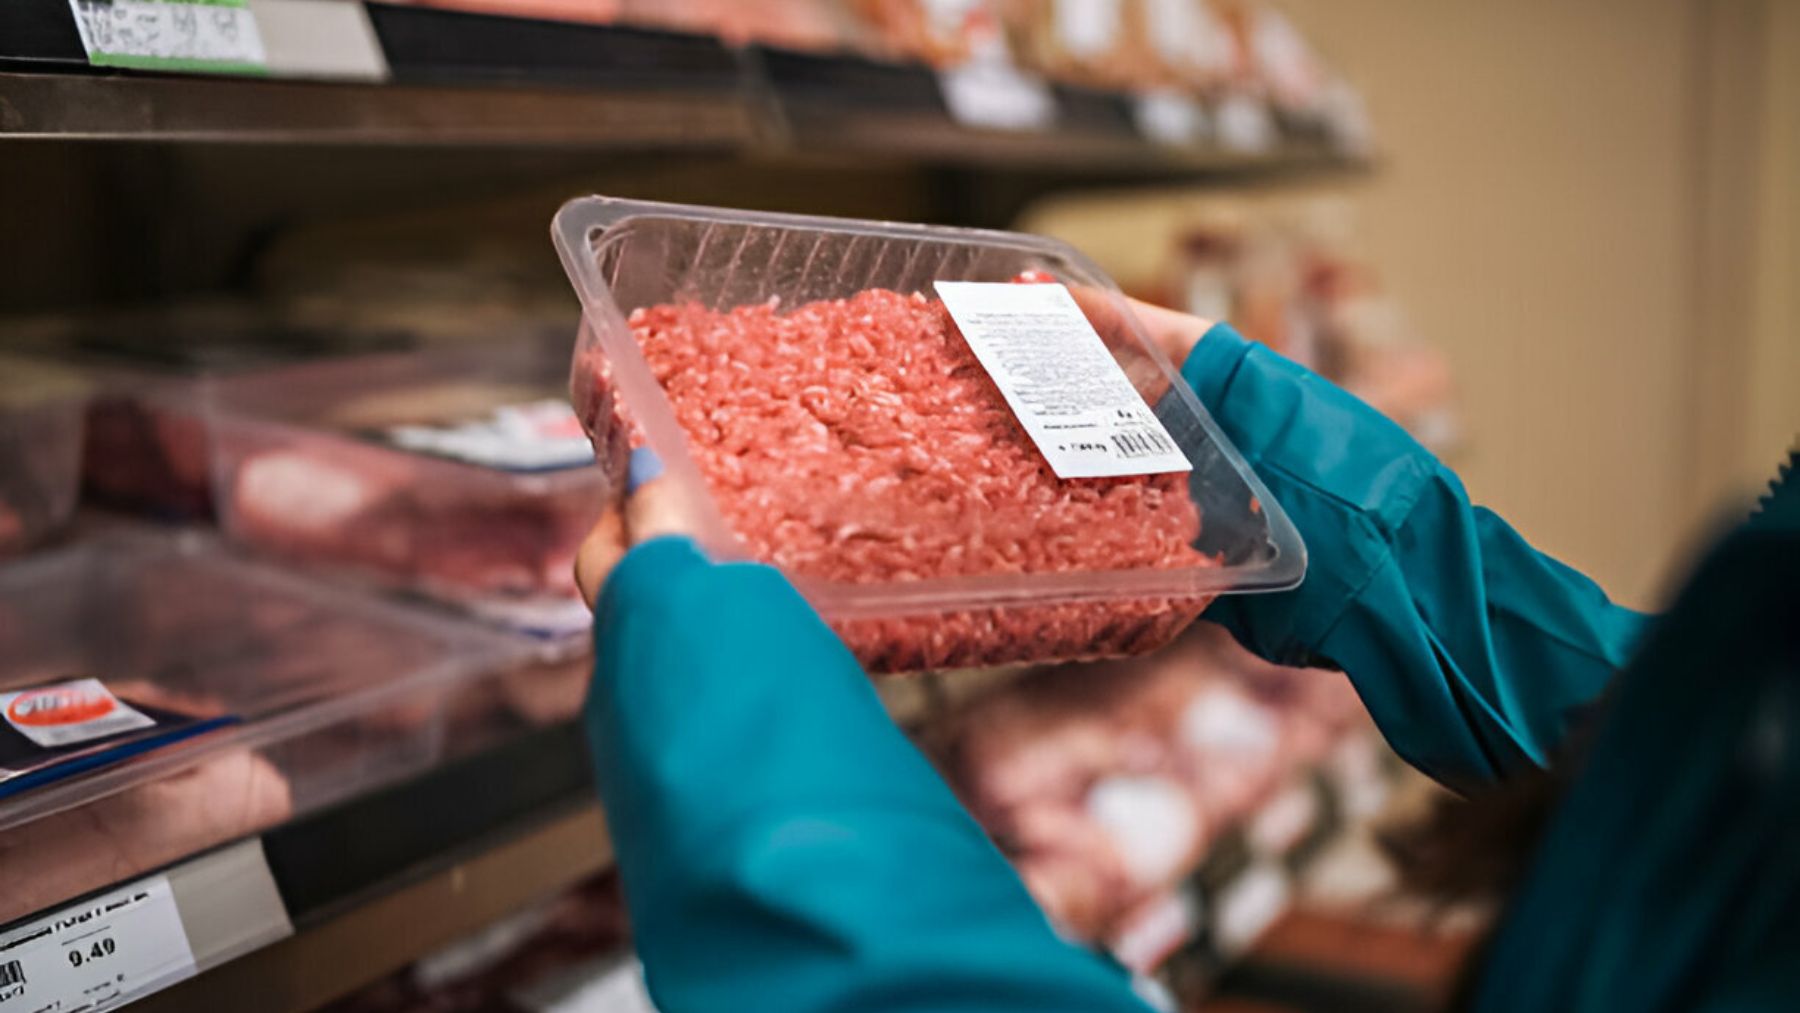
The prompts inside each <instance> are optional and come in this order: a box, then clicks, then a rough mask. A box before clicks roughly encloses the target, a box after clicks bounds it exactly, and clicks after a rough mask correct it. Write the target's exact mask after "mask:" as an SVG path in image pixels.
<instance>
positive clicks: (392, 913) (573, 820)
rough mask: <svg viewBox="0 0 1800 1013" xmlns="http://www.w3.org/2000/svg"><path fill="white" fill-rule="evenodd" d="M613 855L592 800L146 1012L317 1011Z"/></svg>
mask: <svg viewBox="0 0 1800 1013" xmlns="http://www.w3.org/2000/svg"><path fill="white" fill-rule="evenodd" d="M611 860H612V851H611V847H610V845H609V843H608V841H607V838H606V832H605V829H604V826H603V824H602V823H601V819H600V810H599V806H598V805H596V804H594V803H592V802H589V803H587V804H585V805H582V806H580V807H577V808H575V809H573V810H572V811H569V812H567V813H565V814H563V815H560V816H558V817H556V818H554V819H551V820H549V821H548V822H545V823H543V824H542V825H539V826H536V827H534V828H532V829H530V830H529V831H527V832H524V833H521V834H518V835H516V836H512V837H509V838H507V839H505V840H502V841H501V842H499V843H497V844H495V845H493V846H491V847H489V848H486V849H484V850H482V851H480V852H478V853H475V854H471V855H469V856H468V857H466V858H464V859H462V860H460V861H456V862H454V863H452V864H450V865H448V866H447V867H444V868H440V869H437V870H435V871H433V872H431V873H430V874H429V875H425V876H423V877H421V878H418V879H416V880H415V881H413V882H410V883H408V884H407V885H405V886H402V887H400V888H399V889H395V890H393V891H391V892H388V893H385V894H383V895H381V896H379V897H376V898H375V899H373V900H370V901H369V902H367V903H365V904H362V905H360V906H357V907H354V908H352V909H349V910H346V911H343V912H341V913H338V914H335V915H332V916H330V917H326V918H323V919H320V920H318V921H317V922H316V923H315V924H312V925H308V926H306V927H304V928H302V929H301V931H300V932H299V933H298V934H296V935H294V936H292V937H291V938H288V939H285V940H282V941H281V942H278V943H275V944H274V945H272V946H267V947H264V948H262V949H260V950H257V951H255V952H253V953H251V954H249V955H248V956H245V957H243V958H241V959H239V960H237V961H234V962H232V963H228V964H226V965H224V966H223V967H219V968H218V969H216V970H214V971H211V972H209V973H206V974H202V975H201V976H199V977H197V978H193V979H190V980H188V981H187V982H184V983H183V984H181V985H178V986H176V987H175V988H172V989H169V990H167V991H165V992H161V993H159V994H157V995H155V996H152V997H150V998H149V999H147V1000H145V1001H144V1002H143V1003H142V1005H141V1007H140V1008H141V1009H144V1010H147V1011H155V1010H169V1011H176V1010H195V1009H256V1010H263V1011H267V1013H282V1011H294V1013H299V1011H301V1010H310V1009H314V1008H316V1007H317V1006H319V1005H320V1004H322V1003H325V1002H328V1001H330V1000H332V999H334V998H337V997H339V996H341V995H344V994H346V993H348V992H350V991H352V990H354V989H356V988H358V987H360V986H363V985H366V984H368V983H370V982H373V981H375V980H377V979H379V978H381V977H383V976H384V975H387V974H390V973H392V972H394V971H396V970H399V969H400V968H402V967H405V966H406V965H408V964H410V963H412V962H413V961H415V960H418V959H419V958H421V957H423V956H425V955H427V954H429V953H432V952H434V951H436V950H438V949H441V948H443V947H444V946H446V945H448V944H450V943H452V942H454V941H455V940H457V939H459V938H461V937H463V936H466V935H469V934H471V933H473V932H475V931H477V930H479V929H481V928H482V927H483V926H485V925H487V924H490V923H492V922H494V921H496V920H498V919H500V918H502V917H504V916H506V915H508V914H510V913H512V912H514V911H517V910H519V909H521V908H523V907H525V906H526V905H528V904H530V903H532V902H533V901H537V900H541V899H543V898H545V897H549V896H553V895H555V894H556V893H558V892H560V891H562V890H565V889H567V888H569V887H571V886H573V885H575V884H576V883H578V882H580V881H581V880H582V879H585V878H586V877H588V876H590V875H592V874H594V873H596V872H598V871H600V870H601V869H603V868H605V867H606V866H607V865H608V864H610V862H611Z"/></svg>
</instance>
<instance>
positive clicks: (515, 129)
mask: <svg viewBox="0 0 1800 1013" xmlns="http://www.w3.org/2000/svg"><path fill="white" fill-rule="evenodd" d="M753 136H754V120H753V118H752V116H751V107H750V104H749V103H748V102H746V101H741V100H737V99H734V98H733V97H732V96H729V95H720V94H717V93H700V92H680V91H656V90H652V91H645V90H619V91H612V90H592V89H576V88H555V87H535V86H534V87H512V86H508V87H449V86H435V87H434V86H418V85H405V84H342V83H326V82H302V81H271V80H248V79H228V80H218V79H211V78H200V77H160V76H150V75H98V74H0V138H63V139H104V140H155V141H225V142H244V143H277V144H411V145H567V146H583V147H585V146H593V147H609V148H633V149H646V148H649V149H662V148H669V149H676V148H682V149H696V148H698V149H716V148H723V147H735V146H741V145H744V144H747V143H748V142H749V141H750V140H751V139H752V137H753Z"/></svg>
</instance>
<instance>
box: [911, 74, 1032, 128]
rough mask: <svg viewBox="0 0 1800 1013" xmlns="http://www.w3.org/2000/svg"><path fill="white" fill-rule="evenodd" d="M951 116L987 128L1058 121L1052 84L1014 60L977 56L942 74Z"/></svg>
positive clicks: (961, 121) (967, 123) (945, 102)
mask: <svg viewBox="0 0 1800 1013" xmlns="http://www.w3.org/2000/svg"><path fill="white" fill-rule="evenodd" d="M938 87H939V88H940V89H942V91H943V94H944V105H945V106H947V107H948V108H949V110H950V116H951V117H952V118H953V119H955V120H956V122H958V123H961V124H962V125H963V126H966V127H977V128H980V129H984V130H1046V129H1048V128H1050V127H1051V126H1053V125H1054V124H1055V121H1056V99H1055V98H1054V97H1053V96H1052V95H1051V93H1050V86H1049V85H1047V84H1045V83H1044V82H1043V81H1042V80H1040V79H1038V78H1035V77H1032V76H1030V75H1029V74H1026V73H1025V72H1023V71H1021V70H1019V69H1018V68H1017V67H1014V66H1013V65H1012V64H1010V63H1005V62H1001V61H992V60H973V61H970V62H969V63H965V64H963V65H962V66H960V67H951V68H949V69H947V70H944V71H942V72H940V73H939V74H938Z"/></svg>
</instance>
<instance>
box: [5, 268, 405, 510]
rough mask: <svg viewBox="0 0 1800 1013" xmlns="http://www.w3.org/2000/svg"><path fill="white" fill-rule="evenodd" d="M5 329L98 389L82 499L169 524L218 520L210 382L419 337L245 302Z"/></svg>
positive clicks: (21, 343)
mask: <svg viewBox="0 0 1800 1013" xmlns="http://www.w3.org/2000/svg"><path fill="white" fill-rule="evenodd" d="M7 330H8V331H9V334H8V338H9V340H10V342H11V343H12V344H13V346H14V347H18V348H21V349H25V350H29V351H31V352H33V353H35V354H38V355H43V356H54V357H56V358H57V359H59V360H61V361H64V362H67V363H68V364H69V365H70V366H71V367H73V368H76V369H79V370H80V371H81V372H82V373H83V374H84V375H86V376H87V377H88V378H89V379H90V380H91V381H92V382H93V384H94V387H95V391H94V396H93V398H92V400H91V402H90V403H89V407H88V416H87V426H86V433H85V437H84V443H85V446H84V448H83V451H82V461H81V480H82V485H83V495H84V498H85V499H86V500H88V501H90V502H94V503H98V504H101V505H104V506H108V507H112V508H116V509H121V510H127V511H130V512H133V513H136V514H139V515H142V516H148V517H151V518H155V519H157V520H168V521H192V520H205V519H208V518H210V517H211V516H212V476H211V467H212V451H211V445H210V443H209V422H208V414H207V396H208V391H209V390H210V385H211V383H212V381H214V380H216V379H218V378H221V377H228V376H233V375H237V374H241V373H244V372H247V371H250V370H254V369H259V368H267V367H269V366H274V365H279V364H282V363H291V362H296V361H300V360H308V359H318V358H319V357H321V356H328V355H333V354H338V355H341V354H344V353H345V352H346V351H349V350H354V349H362V350H371V349H377V348H379V349H392V348H395V347H399V346H401V345H403V344H404V343H406V342H409V341H411V340H412V338H411V336H410V335H406V334H402V333H398V332H353V331H347V330H336V331H334V330H324V329H315V328H307V327H299V326H291V325H289V324H287V323H284V322H283V321H281V320H280V319H278V318H275V317H273V316H272V315H271V314H270V313H269V312H268V311H266V310H262V309H259V308H255V307H249V306H243V305H239V304H235V303H224V304H215V303H200V304H194V305H181V306H175V307H169V308H157V309H150V310H143V309H132V310H114V311H104V312H98V313H93V314H87V315H82V316H78V317H74V318H66V317H54V318H47V319H43V320H36V321H25V322H23V323H21V324H19V325H18V326H12V325H10V324H9V326H8V328H7Z"/></svg>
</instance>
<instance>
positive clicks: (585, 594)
mask: <svg viewBox="0 0 1800 1013" xmlns="http://www.w3.org/2000/svg"><path fill="white" fill-rule="evenodd" d="M625 549H626V544H625V516H624V514H623V513H621V512H620V511H619V510H618V508H616V507H608V508H607V511H606V513H604V514H601V515H600V519H599V520H598V521H595V522H594V527H593V529H592V530H590V531H589V532H588V536H587V538H586V539H585V540H584V541H582V543H581V548H580V549H578V550H576V553H575V584H576V586H578V587H580V588H581V597H582V598H583V599H585V600H586V601H587V603H588V608H593V607H594V605H595V604H596V603H597V602H599V600H600V589H601V588H602V587H605V586H606V577H607V574H610V573H612V570H613V567H615V566H617V565H619V560H620V559H623V558H624V557H625Z"/></svg>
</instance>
